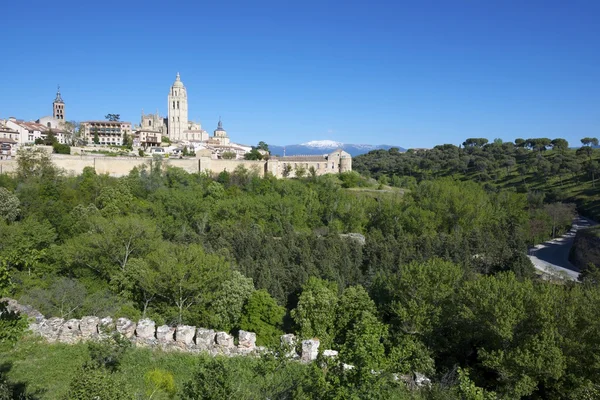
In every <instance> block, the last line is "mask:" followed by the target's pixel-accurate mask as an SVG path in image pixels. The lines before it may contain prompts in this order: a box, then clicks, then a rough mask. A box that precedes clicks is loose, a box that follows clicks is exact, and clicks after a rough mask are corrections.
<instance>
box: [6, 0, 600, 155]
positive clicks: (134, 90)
mask: <svg viewBox="0 0 600 400" xmlns="http://www.w3.org/2000/svg"><path fill="white" fill-rule="evenodd" d="M2 15H3V17H2V24H0V49H2V58H1V59H0V88H1V90H0V118H7V117H8V116H15V117H17V118H23V119H37V118H39V117H41V116H44V115H48V114H51V103H52V100H53V99H54V95H55V92H56V85H57V84H60V85H61V91H62V94H63V98H64V100H65V103H66V114H67V119H69V120H77V121H81V120H88V119H102V118H103V116H104V115H105V114H107V113H117V114H121V117H122V119H124V120H126V121H131V122H135V123H138V122H139V118H140V110H141V109H142V108H143V109H144V110H145V111H146V112H148V111H155V110H156V109H157V108H158V109H159V111H160V112H161V114H165V113H166V111H167V94H168V90H169V87H170V85H171V84H172V83H173V81H174V79H175V74H176V73H177V72H180V73H181V77H182V80H183V82H184V84H185V85H186V87H187V90H188V98H189V116H190V119H194V120H200V121H201V122H202V124H203V127H204V128H205V129H206V130H208V131H209V132H212V130H214V129H215V127H216V124H217V121H218V118H219V115H222V117H223V123H224V127H225V128H226V129H227V131H228V132H229V134H230V136H231V137H232V139H233V140H234V141H237V142H241V143H247V144H254V143H257V142H258V141H259V140H264V141H266V142H267V143H271V144H279V145H285V144H293V143H301V142H306V141H309V140H320V139H332V140H338V141H342V142H346V143H370V144H382V143H385V144H394V145H399V146H403V147H430V146H434V145H436V144H442V143H454V144H458V143H461V142H462V141H463V140H464V139H465V138H467V137H487V138H489V139H494V138H497V137H499V138H502V139H504V140H513V139H515V138H517V137H524V138H527V137H541V136H543V137H550V138H555V137H563V138H566V139H567V140H569V142H571V144H572V145H575V144H579V139H580V138H582V137H584V136H594V137H598V136H600V23H598V18H599V16H600V1H597V0H589V1H578V0H561V1H554V0H543V1H542V0H540V1H537V0H525V1H523V0H518V1H517V0H514V1H511V0H502V1H494V0H484V1H480V0H447V1H445V0H438V1H410V2H405V1H392V0H390V1H373V0H370V1H366V0H365V1H360V2H356V1H351V0H350V1H312V0H308V1H293V2H292V1H286V0H278V1H272V2H262V1H212V2H211V1H189V2H188V1H173V2H170V1H160V2H152V1H145V2H137V1H136V2H132V1H128V0H122V1H113V0H108V1H102V2H100V1H93V0H92V1H81V0H78V1H76V2H73V1H71V0H66V1H46V0H45V1H27V0H18V1H5V2H3V3H2Z"/></svg>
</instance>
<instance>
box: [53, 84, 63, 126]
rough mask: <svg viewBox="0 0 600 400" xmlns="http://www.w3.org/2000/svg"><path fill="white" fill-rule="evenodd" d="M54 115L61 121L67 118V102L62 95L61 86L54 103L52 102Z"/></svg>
mask: <svg viewBox="0 0 600 400" xmlns="http://www.w3.org/2000/svg"><path fill="white" fill-rule="evenodd" d="M52 110H53V111H52V117H53V118H54V119H58V120H61V121H64V120H65V103H64V101H63V99H62V97H60V86H59V87H58V90H57V91H56V98H55V99H54V103H52Z"/></svg>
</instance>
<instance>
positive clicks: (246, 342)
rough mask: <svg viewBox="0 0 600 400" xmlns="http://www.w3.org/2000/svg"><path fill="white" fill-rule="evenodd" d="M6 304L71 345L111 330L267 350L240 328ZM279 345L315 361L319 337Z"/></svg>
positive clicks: (185, 344) (182, 344)
mask: <svg viewBox="0 0 600 400" xmlns="http://www.w3.org/2000/svg"><path fill="white" fill-rule="evenodd" d="M0 301H6V302H7V303H8V307H7V308H8V310H9V311H12V312H18V313H20V314H23V315H27V316H28V317H29V321H30V323H29V330H30V332H31V333H32V334H34V335H37V336H41V337H42V338H44V339H45V340H46V341H47V342H49V343H67V344H74V343H79V342H85V341H89V340H100V339H102V338H105V337H108V336H109V335H110V332H114V331H116V332H118V333H119V334H120V335H122V336H123V337H125V338H127V339H129V340H130V341H131V342H132V343H133V345H134V346H136V347H150V348H155V349H161V350H163V351H180V352H186V353H205V354H210V355H212V356H216V355H223V356H257V355H260V354H261V353H264V352H267V351H269V350H268V349H267V348H265V347H261V346H256V334H255V333H254V332H247V331H243V330H240V331H239V333H238V337H237V344H235V342H236V340H235V339H236V338H234V337H233V336H232V335H230V334H229V333H227V332H217V331H215V330H213V329H206V328H198V327H195V326H190V325H177V326H169V325H161V326H156V323H155V322H154V321H152V320H150V319H141V320H139V321H138V322H137V323H136V322H134V321H131V320H129V319H127V318H118V319H117V320H116V321H115V320H113V319H112V318H111V317H106V318H99V317H95V316H88V317H83V318H81V319H69V320H64V319H63V318H56V317H55V318H48V319H46V318H45V317H44V315H42V314H41V313H40V312H39V311H37V310H35V309H33V308H31V307H29V306H24V305H21V304H19V303H18V302H17V301H16V300H13V299H0ZM281 344H282V346H283V347H285V348H287V349H291V350H290V352H289V353H288V356H289V357H290V358H295V359H299V360H300V361H302V362H311V361H314V360H316V358H317V355H318V354H319V345H320V343H319V340H318V339H311V340H304V341H302V350H301V354H300V355H298V354H297V353H296V350H295V347H296V337H295V336H294V335H293V334H287V335H283V336H281ZM323 355H324V356H328V357H334V356H337V351H334V350H325V351H324V352H323Z"/></svg>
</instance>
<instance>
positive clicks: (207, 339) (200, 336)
mask: <svg viewBox="0 0 600 400" xmlns="http://www.w3.org/2000/svg"><path fill="white" fill-rule="evenodd" d="M215 343H216V342H215V331H213V330H212V329H205V328H198V330H197V331H196V346H197V347H198V349H200V350H211V349H212V348H213V347H215Z"/></svg>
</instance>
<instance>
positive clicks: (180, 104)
mask: <svg viewBox="0 0 600 400" xmlns="http://www.w3.org/2000/svg"><path fill="white" fill-rule="evenodd" d="M168 119H169V129H168V134H169V138H170V139H171V140H184V139H186V137H184V133H183V131H185V130H187V128H188V106H187V93H186V90H185V86H183V83H182V82H181V78H180V77H179V72H178V73H177V78H175V83H173V86H171V91H170V92H169V115H168Z"/></svg>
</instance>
